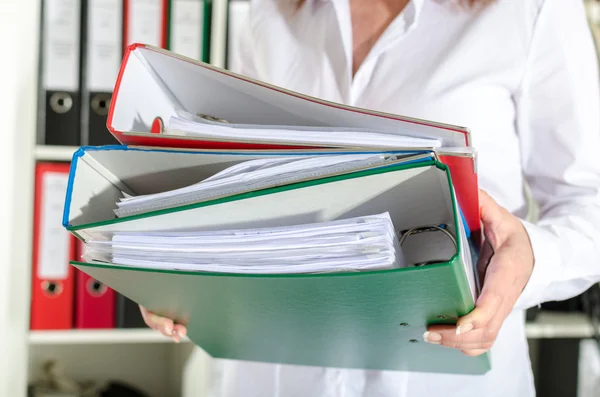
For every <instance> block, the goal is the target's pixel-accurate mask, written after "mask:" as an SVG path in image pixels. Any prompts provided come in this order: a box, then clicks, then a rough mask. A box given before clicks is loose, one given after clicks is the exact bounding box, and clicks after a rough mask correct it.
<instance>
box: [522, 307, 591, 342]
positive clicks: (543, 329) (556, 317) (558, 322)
mask: <svg viewBox="0 0 600 397" xmlns="http://www.w3.org/2000/svg"><path fill="white" fill-rule="evenodd" d="M593 331H594V330H593V327H592V324H591V323H590V321H589V320H588V318H587V317H586V316H585V315H583V314H579V313H549V312H542V313H539V314H538V315H537V317H536V319H535V320H534V321H532V322H529V323H527V338H529V339H543V338H576V339H577V338H590V337H592V336H593V335H594V332H593Z"/></svg>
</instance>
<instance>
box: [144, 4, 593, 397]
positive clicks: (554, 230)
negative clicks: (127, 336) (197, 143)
mask: <svg viewBox="0 0 600 397" xmlns="http://www.w3.org/2000/svg"><path fill="white" fill-rule="evenodd" d="M240 40H241V41H240V44H239V48H240V54H239V58H238V61H239V62H237V65H236V66H237V68H236V70H237V71H239V72H240V73H242V74H245V75H248V76H250V77H253V78H257V79H261V80H265V81H267V82H269V83H272V84H276V85H280V86H283V87H286V88H289V89H292V90H295V91H300V92H303V93H306V94H309V95H313V96H317V97H321V98H324V99H328V100H331V101H337V102H343V103H346V104H349V105H354V106H359V107H365V108H372V109H377V110H380V111H385V112H390V113H396V114H402V115H409V116H413V117H419V118H424V119H431V120H437V121H442V122H446V123H452V124H458V125H464V126H468V127H469V128H470V129H471V131H472V134H473V141H474V145H475V147H476V148H477V149H478V152H479V155H478V167H479V178H480V186H481V188H482V190H484V191H486V192H487V193H488V194H489V196H488V194H486V193H483V192H482V193H481V200H480V201H481V218H482V223H483V226H484V230H485V234H486V238H487V240H488V242H489V243H490V245H491V247H492V248H493V250H494V255H493V257H492V260H491V262H490V263H489V266H488V269H487V273H486V275H485V280H484V288H483V292H482V294H481V296H480V298H479V299H478V301H477V304H476V308H475V310H473V312H471V313H470V314H468V315H466V316H465V317H463V318H461V319H460V320H459V322H458V324H457V326H456V327H431V328H430V329H429V330H428V332H426V333H425V335H424V339H425V341H426V342H429V343H433V344H439V345H440V346H439V348H440V349H444V348H452V349H460V350H461V351H463V352H464V353H465V354H468V355H479V354H482V353H483V352H486V351H488V350H491V359H492V370H491V371H490V372H489V373H487V374H486V375H483V376H458V375H439V374H424V373H409V372H374V371H359V370H337V369H325V368H305V367H293V366H285V365H272V364H263V363H245V362H235V361H215V362H214V363H213V365H214V367H215V369H216V371H215V375H214V376H213V377H212V378H211V390H212V394H211V395H214V396H224V397H237V396H240V397H241V396H244V397H250V396H286V397H291V396H351V397H355V396H365V397H366V396H369V397H372V396H386V397H387V396H422V397H425V396H434V395H436V396H461V397H467V396H473V397H475V396H488V397H490V396H519V397H527V396H533V395H534V394H535V391H534V387H533V381H532V373H531V368H530V362H529V356H528V349H527V341H526V336H525V327H524V309H526V308H528V307H531V306H535V305H537V304H539V303H541V302H544V301H549V300H559V299H565V298H568V297H572V296H575V295H577V294H579V293H581V292H583V291H584V290H585V289H587V288H588V287H590V286H591V285H592V284H593V283H595V282H598V281H599V280H600V264H599V263H598V259H597V258H598V257H599V256H600V255H599V254H600V245H599V241H598V239H599V236H600V161H598V159H597V151H598V150H600V101H599V90H598V70H597V64H596V55H595V51H594V47H593V42H592V37H591V34H590V32H589V30H588V27H587V25H586V19H585V13H584V9H583V5H582V2H581V1H565V0H496V1H485V0H471V1H467V2H464V1H463V2H460V1H458V0H412V1H410V0H304V1H300V2H297V1H296V2H292V1H291V0H255V1H253V3H252V8H251V16H250V20H249V23H248V27H247V30H246V31H245V32H244V34H243V35H242V36H241V37H240ZM523 182H527V183H528V184H529V186H530V188H531V192H532V194H533V197H534V199H535V200H536V201H537V202H538V204H539V207H540V221H539V222H537V223H536V224H532V223H530V222H528V221H526V220H524V219H523V218H524V217H525V215H526V198H525V195H524V193H523V189H522V186H523ZM492 197H493V199H492ZM142 310H143V313H144V315H145V318H146V321H147V323H148V324H149V325H150V326H151V327H153V328H155V329H160V330H161V331H162V332H163V333H165V334H166V335H171V336H173V337H174V338H176V339H177V338H178V337H179V334H184V333H185V328H184V327H182V326H180V325H176V326H175V327H174V326H173V323H172V322H171V321H170V320H168V319H164V318H160V317H156V316H153V315H151V314H150V313H148V312H146V311H145V310H144V309H142ZM178 332H179V334H178Z"/></svg>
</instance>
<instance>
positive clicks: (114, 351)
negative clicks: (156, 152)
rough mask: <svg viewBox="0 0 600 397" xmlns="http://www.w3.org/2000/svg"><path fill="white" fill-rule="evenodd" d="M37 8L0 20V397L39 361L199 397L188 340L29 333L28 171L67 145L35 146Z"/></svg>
mask: <svg viewBox="0 0 600 397" xmlns="http://www.w3.org/2000/svg"><path fill="white" fill-rule="evenodd" d="M214 5H215V7H216V8H215V12H214V14H213V17H214V18H216V19H215V20H214V21H213V25H214V28H215V30H216V31H217V34H216V35H215V37H214V38H213V40H212V45H213V48H212V51H213V55H214V56H215V57H216V58H217V61H216V63H217V64H218V65H219V66H222V65H223V62H224V58H225V50H224V48H221V47H219V46H220V45H222V46H224V45H225V38H226V23H225V19H226V17H227V2H226V1H225V0H214ZM39 17H40V2H39V1H38V0H20V1H12V2H7V3H6V5H4V8H3V12H1V13H0V35H2V37H8V38H14V37H18V38H19V39H18V40H7V41H6V42H5V44H4V46H3V62H2V63H0V87H3V89H5V90H7V91H5V92H4V95H2V96H0V109H2V112H1V114H2V121H3V129H4V131H3V135H2V136H3V141H2V145H0V166H1V167H2V168H1V169H2V170H3V173H2V175H3V181H4V183H5V186H4V189H3V194H0V220H1V221H2V222H3V226H4V227H2V228H0V324H2V327H0V351H2V352H3V354H2V355H0V396H14V397H25V396H26V395H27V394H26V391H27V384H28V382H29V381H30V380H32V379H33V378H35V376H37V375H38V374H39V366H40V364H41V363H42V362H43V361H44V360H46V359H49V358H58V359H60V360H61V363H62V364H64V366H65V368H66V370H67V373H68V374H69V375H70V376H72V377H74V378H75V379H78V380H85V379H97V380H99V381H103V380H107V379H113V378H118V379H123V380H126V381H128V382H131V383H132V384H134V385H136V386H139V387H142V388H143V389H144V390H146V391H147V392H148V393H149V394H150V395H151V396H153V397H154V396H160V397H170V396H202V395H203V394H201V393H200V392H199V390H201V389H202V388H203V387H204V386H203V381H202V379H203V378H202V376H206V375H205V373H206V368H207V365H206V363H207V360H208V358H207V357H206V355H205V354H203V352H201V351H199V350H198V349H195V348H194V347H193V345H192V344H191V343H190V342H189V340H187V339H185V340H184V341H182V342H181V343H179V344H177V343H173V342H172V341H171V340H169V339H167V338H165V337H163V336H162V335H160V334H159V333H158V332H156V331H153V330H150V329H133V330H123V329H114V330H85V331H81V330H66V331H35V332H30V331H29V297H30V280H31V246H32V230H31V225H32V222H33V220H32V209H33V183H34V179H33V170H34V165H35V162H36V161H65V162H66V161H70V160H71V157H72V155H73V153H74V152H75V151H76V150H77V148H76V147H58V146H41V145H36V144H35V135H36V118H37V80H38V71H37V64H38V53H39V51H38V41H39V37H38V32H39ZM592 331H593V329H592V327H591V325H590V324H589V321H588V320H587V319H586V318H585V317H584V316H581V315H570V314H568V315H567V314H549V313H542V314H541V315H540V316H539V317H538V318H537V319H536V320H535V322H533V323H530V324H528V325H527V336H528V337H529V338H530V339H531V340H535V339H543V338H587V337H590V336H592Z"/></svg>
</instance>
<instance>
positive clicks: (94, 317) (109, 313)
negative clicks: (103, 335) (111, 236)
mask: <svg viewBox="0 0 600 397" xmlns="http://www.w3.org/2000/svg"><path fill="white" fill-rule="evenodd" d="M82 244H83V243H82V242H81V241H80V242H79V244H78V247H79V250H78V255H77V258H80V257H81V253H82V252H83V250H82V249H81V245H82ZM74 326H75V328H77V329H107V328H114V327H115V292H114V291H113V290H112V288H110V287H108V286H106V284H104V283H102V282H100V281H98V280H96V279H94V278H92V277H90V276H89V275H88V274H86V273H84V272H82V271H80V270H76V271H75V322H74Z"/></svg>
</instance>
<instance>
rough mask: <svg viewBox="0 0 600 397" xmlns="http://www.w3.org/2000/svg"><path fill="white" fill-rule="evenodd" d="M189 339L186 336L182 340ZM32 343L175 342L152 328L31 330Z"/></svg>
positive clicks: (30, 338) (30, 339) (30, 340)
mask: <svg viewBox="0 0 600 397" xmlns="http://www.w3.org/2000/svg"><path fill="white" fill-rule="evenodd" d="M187 341H189V339H187V338H184V339H183V340H182V342H187ZM29 343H30V344H31V345H73V344H126V343H175V342H173V340H171V339H170V338H167V337H165V336H163V335H162V334H161V333H160V332H158V331H154V330H152V329H101V330H78V329H74V330H64V331H63V330H60V331H58V330H57V331H31V332H30V333H29Z"/></svg>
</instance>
